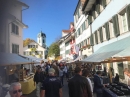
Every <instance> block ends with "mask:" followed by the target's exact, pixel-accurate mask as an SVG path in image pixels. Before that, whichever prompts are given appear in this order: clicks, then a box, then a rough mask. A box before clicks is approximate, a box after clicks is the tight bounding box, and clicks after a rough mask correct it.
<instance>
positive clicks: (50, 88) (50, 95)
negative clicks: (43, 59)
mask: <svg viewBox="0 0 130 97" xmlns="http://www.w3.org/2000/svg"><path fill="white" fill-rule="evenodd" d="M48 73H49V76H48V77H47V78H46V79H45V80H44V82H43V83H42V86H41V96H40V97H62V85H61V81H60V80H59V79H58V78H57V77H56V76H55V70H54V69H53V68H50V69H49V71H48Z"/></svg>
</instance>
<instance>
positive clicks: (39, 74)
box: [34, 67, 44, 97]
mask: <svg viewBox="0 0 130 97" xmlns="http://www.w3.org/2000/svg"><path fill="white" fill-rule="evenodd" d="M43 80H44V74H43V73H42V72H41V68H40V67H38V69H37V72H36V73H35V75H34V86H35V83H36V90H37V92H36V95H37V97H40V88H41V83H42V82H43Z"/></svg>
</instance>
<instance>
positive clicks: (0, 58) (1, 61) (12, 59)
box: [0, 52, 33, 66]
mask: <svg viewBox="0 0 130 97" xmlns="http://www.w3.org/2000/svg"><path fill="white" fill-rule="evenodd" d="M32 63H33V62H32V61H29V60H27V59H24V58H22V57H21V56H19V55H18V54H12V53H1V52H0V66H7V65H20V64H32Z"/></svg>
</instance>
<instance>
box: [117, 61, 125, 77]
mask: <svg viewBox="0 0 130 97" xmlns="http://www.w3.org/2000/svg"><path fill="white" fill-rule="evenodd" d="M123 68H124V67H123V63H118V72H119V77H120V78H122V79H124V72H123V71H124V70H123Z"/></svg>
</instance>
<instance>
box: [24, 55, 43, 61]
mask: <svg viewBox="0 0 130 97" xmlns="http://www.w3.org/2000/svg"><path fill="white" fill-rule="evenodd" d="M22 57H23V58H26V59H28V60H31V61H34V62H41V61H42V60H43V59H41V58H36V57H33V56H24V55H22Z"/></svg>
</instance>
